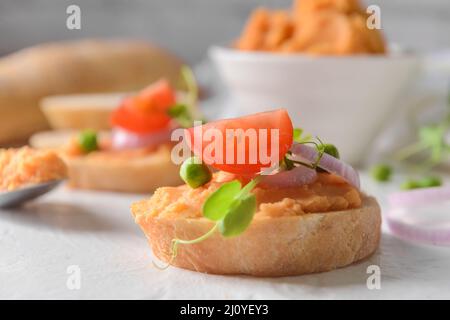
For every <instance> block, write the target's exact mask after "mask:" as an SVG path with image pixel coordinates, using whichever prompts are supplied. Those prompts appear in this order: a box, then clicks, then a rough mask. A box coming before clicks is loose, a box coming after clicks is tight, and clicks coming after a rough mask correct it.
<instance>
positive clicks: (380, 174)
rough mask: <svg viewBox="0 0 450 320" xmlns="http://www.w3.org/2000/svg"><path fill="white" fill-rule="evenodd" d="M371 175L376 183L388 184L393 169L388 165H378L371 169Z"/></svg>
mask: <svg viewBox="0 0 450 320" xmlns="http://www.w3.org/2000/svg"><path fill="white" fill-rule="evenodd" d="M370 174H371V175H372V178H373V179H375V180H376V181H380V182H386V181H389V180H390V179H391V175H392V168H391V167H390V166H388V165H386V164H376V165H374V166H373V167H372V168H371V169H370Z"/></svg>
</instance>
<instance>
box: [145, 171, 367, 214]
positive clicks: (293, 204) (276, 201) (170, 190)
mask: <svg viewBox="0 0 450 320" xmlns="http://www.w3.org/2000/svg"><path fill="white" fill-rule="evenodd" d="M222 183H223V176H221V173H216V174H214V177H213V179H212V180H211V181H210V182H209V183H208V184H206V185H204V186H202V187H199V188H197V189H192V188H190V187H189V186H187V185H183V186H179V187H162V188H159V189H157V190H156V192H155V194H154V195H153V197H151V199H150V200H148V201H149V204H148V208H150V211H149V212H147V214H148V215H150V216H159V217H163V218H199V217H201V216H202V205H203V203H204V202H205V201H206V199H207V198H208V197H209V195H211V194H212V193H213V192H214V191H215V190H217V189H218V188H219V187H220V186H221V185H222ZM253 193H254V194H255V195H256V199H257V206H258V209H257V210H256V214H255V217H256V218H258V217H264V216H266V217H281V216H297V215H302V214H307V213H317V212H321V213H323V212H329V211H339V210H347V209H354V208H358V207H360V206H361V194H360V193H359V191H358V190H356V189H355V188H354V187H352V186H350V185H349V184H348V183H346V182H345V181H344V180H343V179H342V178H340V177H338V176H335V175H332V174H329V173H319V174H318V177H317V179H316V181H314V182H313V183H311V184H309V185H304V186H300V187H295V188H280V189H276V188H270V189H263V188H260V187H256V188H255V189H254V190H253Z"/></svg>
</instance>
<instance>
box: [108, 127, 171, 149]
mask: <svg viewBox="0 0 450 320" xmlns="http://www.w3.org/2000/svg"><path fill="white" fill-rule="evenodd" d="M172 131H173V128H172V127H170V128H165V129H162V130H160V131H157V132H152V133H146V134H138V133H134V132H131V131H128V130H125V129H123V128H120V127H115V128H113V130H112V148H113V149H116V150H124V149H135V148H143V147H152V146H156V145H159V144H161V143H165V142H168V141H170V135H171V133H172Z"/></svg>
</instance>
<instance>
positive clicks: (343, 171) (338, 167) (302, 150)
mask: <svg viewBox="0 0 450 320" xmlns="http://www.w3.org/2000/svg"><path fill="white" fill-rule="evenodd" d="M290 151H291V152H292V155H291V156H290V157H289V159H292V160H294V161H306V162H307V163H308V164H314V163H315V162H316V161H317V157H318V156H319V152H318V151H317V149H316V148H313V147H310V146H307V145H305V144H301V143H296V142H294V144H293V145H292V147H291V149H290ZM318 166H319V167H320V168H322V169H323V170H325V171H327V172H330V173H334V174H336V175H338V176H340V177H341V178H343V179H344V180H345V181H347V182H348V183H349V184H351V185H352V186H354V187H355V188H356V189H358V190H359V189H360V185H361V184H360V181H359V174H358V171H356V170H355V169H354V168H353V167H352V166H350V165H349V164H347V163H345V162H343V161H341V160H339V159H336V158H335V157H333V156H330V155H329V154H326V153H324V154H323V155H322V158H321V159H320V161H319V163H318Z"/></svg>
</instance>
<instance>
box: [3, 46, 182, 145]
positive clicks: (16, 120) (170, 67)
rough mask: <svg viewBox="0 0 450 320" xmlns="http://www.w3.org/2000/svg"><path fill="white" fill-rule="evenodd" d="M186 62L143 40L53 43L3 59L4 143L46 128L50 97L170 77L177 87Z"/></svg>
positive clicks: (129, 87) (132, 86)
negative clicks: (42, 106) (44, 104)
mask: <svg viewBox="0 0 450 320" xmlns="http://www.w3.org/2000/svg"><path fill="white" fill-rule="evenodd" d="M181 65H182V62H181V61H180V60H179V59H178V58H176V57H174V56H173V55H171V54H169V53H167V52H165V51H163V50H162V49H159V48H157V47H155V46H153V45H151V44H149V43H147V42H143V41H127V40H80V41H72V42H58V43H49V44H43V45H38V46H35V47H31V48H28V49H24V50H21V51H19V52H17V53H14V54H11V55H9V56H6V57H4V58H2V59H0V106H1V108H0V144H4V143H9V142H13V141H18V140H24V139H26V138H28V137H29V136H30V135H31V134H32V133H34V132H37V131H39V130H42V129H45V128H47V126H48V124H47V121H46V119H45V118H44V116H43V114H42V112H41V111H40V110H39V101H40V100H41V99H42V98H43V97H46V96H49V95H60V94H72V93H102V92H128V91H134V90H139V89H142V88H144V87H145V86H146V85H148V84H150V83H152V82H154V81H156V80H158V79H159V78H161V77H166V78H167V79H168V80H169V81H170V82H171V83H172V85H176V84H177V83H176V81H177V79H178V76H179V70H180V67H181Z"/></svg>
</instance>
